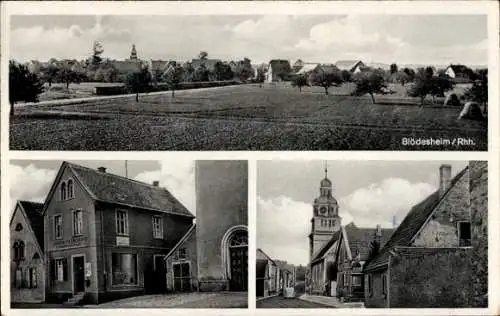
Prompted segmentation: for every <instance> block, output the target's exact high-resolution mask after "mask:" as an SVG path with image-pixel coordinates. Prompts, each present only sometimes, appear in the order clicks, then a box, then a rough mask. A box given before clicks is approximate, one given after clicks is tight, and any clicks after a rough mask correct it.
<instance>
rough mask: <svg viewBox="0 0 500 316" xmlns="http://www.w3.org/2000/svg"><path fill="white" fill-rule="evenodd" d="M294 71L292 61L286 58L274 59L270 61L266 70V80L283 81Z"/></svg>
mask: <svg viewBox="0 0 500 316" xmlns="http://www.w3.org/2000/svg"><path fill="white" fill-rule="evenodd" d="M291 73H292V67H291V66H290V62H289V61H288V60H284V59H273V60H271V61H270V62H269V66H268V70H267V72H266V82H281V81H286V80H288V77H289V76H290V74H291Z"/></svg>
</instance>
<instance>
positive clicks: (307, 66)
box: [297, 63, 319, 75]
mask: <svg viewBox="0 0 500 316" xmlns="http://www.w3.org/2000/svg"><path fill="white" fill-rule="evenodd" d="M318 66H319V64H312V63H304V66H302V68H300V69H299V71H297V75H302V74H306V73H308V72H310V71H313V70H314V69H316V67H318Z"/></svg>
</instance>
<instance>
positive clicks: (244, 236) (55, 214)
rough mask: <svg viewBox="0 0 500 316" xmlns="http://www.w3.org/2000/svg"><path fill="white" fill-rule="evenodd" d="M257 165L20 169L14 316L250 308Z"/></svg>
mask: <svg viewBox="0 0 500 316" xmlns="http://www.w3.org/2000/svg"><path fill="white" fill-rule="evenodd" d="M247 165H248V164H247V161H243V160H241V161H238V160H231V161H226V160H216V161H210V160H197V161H187V160H183V161H179V160H173V159H170V160H164V161H115V160H113V161H111V160H106V161H92V160H88V161H71V162H69V161H56V160H37V161H32V160H15V161H10V165H9V173H10V200H11V204H12V211H11V213H10V214H11V215H10V242H9V243H10V244H9V248H10V254H11V255H10V297H11V307H12V308H76V307H88V308H169V307H172V308H247V306H248V295H247V292H248V229H247V222H248V218H247V214H248V212H247V200H248V170H247V169H248V166H247ZM4 246H5V245H4Z"/></svg>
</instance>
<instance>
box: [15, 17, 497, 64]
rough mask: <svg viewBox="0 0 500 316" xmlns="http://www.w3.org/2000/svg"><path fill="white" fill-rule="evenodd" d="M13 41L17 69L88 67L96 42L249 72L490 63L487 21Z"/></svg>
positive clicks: (306, 21)
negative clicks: (294, 65) (286, 65)
mask: <svg viewBox="0 0 500 316" xmlns="http://www.w3.org/2000/svg"><path fill="white" fill-rule="evenodd" d="M144 20H147V21H148V23H147V24H148V26H146V25H144V24H145V23H143V21H144ZM424 22H425V23H424ZM417 26H418V28H419V33H417V32H414V31H413V29H414V27H417ZM180 27H182V31H181V32H180V31H179V28H180ZM438 29H439V32H436V30H438ZM277 34H280V35H279V36H276V35H277ZM456 34H460V36H456ZM10 37H11V41H10V46H11V49H10V53H11V54H10V58H12V59H16V60H18V61H20V62H28V61H31V60H38V61H42V62H43V61H48V60H49V59H50V58H56V59H77V60H82V59H86V58H88V57H89V56H90V55H91V53H92V45H93V42H95V41H97V42H99V43H101V44H102V45H103V48H104V53H103V57H106V58H110V59H115V60H125V59H127V58H128V57H129V55H130V48H131V46H132V44H135V45H136V48H137V54H138V57H139V59H143V60H151V59H153V60H176V61H186V60H190V59H192V58H196V56H197V55H198V54H199V52H200V51H206V52H208V58H217V59H221V60H227V61H230V60H239V59H243V58H244V57H247V58H249V59H250V60H251V61H252V63H254V64H258V63H268V62H269V60H271V59H287V60H290V62H294V61H296V60H297V59H301V60H303V61H304V62H318V63H335V62H336V61H337V60H345V59H348V60H363V61H364V62H365V63H367V64H374V66H376V64H391V63H394V62H395V63H397V64H400V65H402V66H406V65H407V66H412V65H414V66H416V67H418V66H423V65H433V66H446V65H449V64H450V63H461V64H467V65H469V66H478V67H483V66H484V65H487V60H488V59H487V32H486V16H479V15H476V16H472V15H471V16H465V15H463V16H461V15H458V16H442V15H441V16H390V17H389V16H377V15H371V16H359V15H349V16H345V15H329V16H300V15H296V16H286V15H260V16H222V15H220V16H185V17H182V18H180V17H178V16H130V17H123V16H105V17H103V16H76V17H71V18H70V17H68V16H43V17H42V16H13V17H12V26H11V35H10ZM160 38H161V40H159V39H160ZM63 43H64V45H63ZM68 43H70V45H67V44H68Z"/></svg>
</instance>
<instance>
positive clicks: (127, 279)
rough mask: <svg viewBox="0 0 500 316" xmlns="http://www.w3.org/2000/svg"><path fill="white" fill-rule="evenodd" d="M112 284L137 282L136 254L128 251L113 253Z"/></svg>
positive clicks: (132, 283)
mask: <svg viewBox="0 0 500 316" xmlns="http://www.w3.org/2000/svg"><path fill="white" fill-rule="evenodd" d="M111 266H112V271H111V272H112V277H113V279H112V284H113V285H134V284H137V255H136V254H130V253H113V254H112V260H111Z"/></svg>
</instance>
